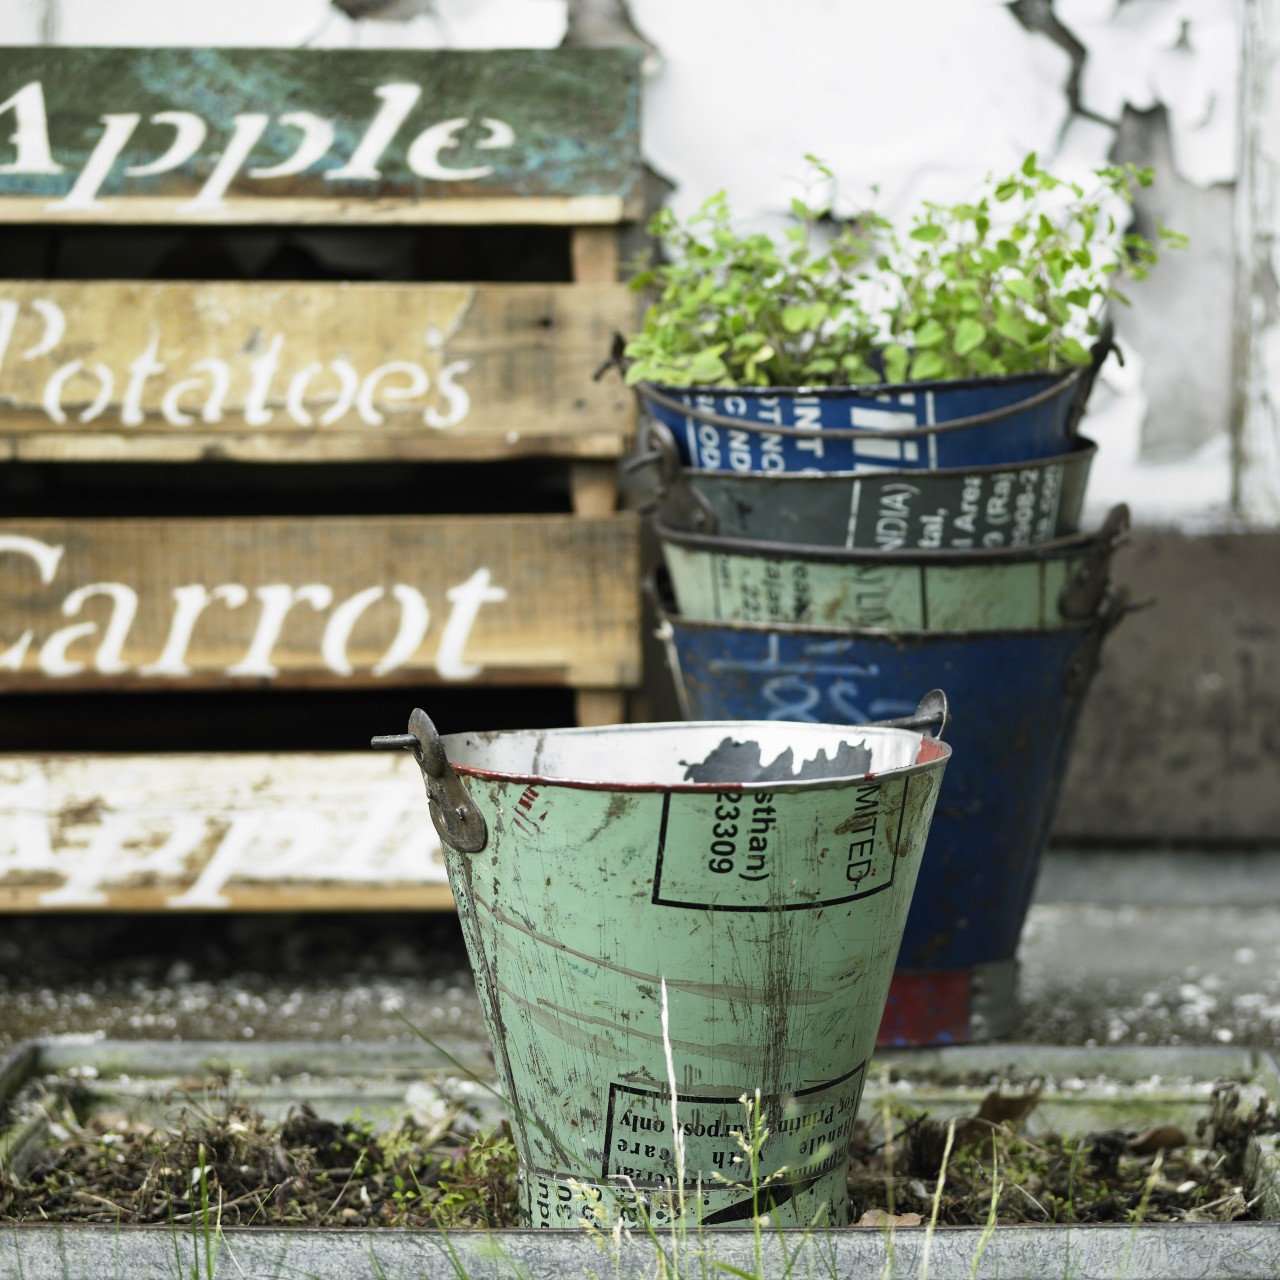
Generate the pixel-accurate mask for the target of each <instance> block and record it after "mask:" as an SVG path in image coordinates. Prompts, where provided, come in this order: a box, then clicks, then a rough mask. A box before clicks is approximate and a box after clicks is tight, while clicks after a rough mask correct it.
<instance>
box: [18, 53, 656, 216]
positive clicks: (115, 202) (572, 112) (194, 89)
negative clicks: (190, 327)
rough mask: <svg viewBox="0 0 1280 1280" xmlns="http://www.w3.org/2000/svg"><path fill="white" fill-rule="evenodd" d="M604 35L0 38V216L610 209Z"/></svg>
mask: <svg viewBox="0 0 1280 1280" xmlns="http://www.w3.org/2000/svg"><path fill="white" fill-rule="evenodd" d="M639 99H640V90H639V57H638V55H636V54H635V53H634V51H630V50H621V49H608V50H606V49H592V50H587V49H563V50H558V49H551V50H510V49H506V50H489V51H472V50H430V51H428V50H408V49H398V50H391V49H378V50H372V49H137V48H129V49H76V48H66V47H63V48H49V47H46V48H10V49H5V50H0V139H3V142H0V221H11V222H46V223H48V222H59V221H67V222H147V223H152V222H170V223H201V222H254V223H282V222H283V223H298V222H313V221H314V222H329V223H362V222H372V223H380V222H453V223H466V222H486V223H499V222H506V223H531V222H550V223H560V224H564V225H577V224H583V223H610V222H616V221H618V220H619V219H620V218H623V217H627V216H636V214H637V213H638V212H639V207H638V201H639V198H640V189H639V181H638V174H639Z"/></svg>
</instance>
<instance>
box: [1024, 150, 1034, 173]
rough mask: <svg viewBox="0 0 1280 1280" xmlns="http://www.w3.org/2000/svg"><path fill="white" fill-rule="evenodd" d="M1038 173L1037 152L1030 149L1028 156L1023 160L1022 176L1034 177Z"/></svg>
mask: <svg viewBox="0 0 1280 1280" xmlns="http://www.w3.org/2000/svg"><path fill="white" fill-rule="evenodd" d="M1035 173H1036V153H1035V152H1034V151H1028V152H1027V155H1026V158H1025V159H1024V160H1023V162H1022V176H1023V177H1024V178H1034V177H1035Z"/></svg>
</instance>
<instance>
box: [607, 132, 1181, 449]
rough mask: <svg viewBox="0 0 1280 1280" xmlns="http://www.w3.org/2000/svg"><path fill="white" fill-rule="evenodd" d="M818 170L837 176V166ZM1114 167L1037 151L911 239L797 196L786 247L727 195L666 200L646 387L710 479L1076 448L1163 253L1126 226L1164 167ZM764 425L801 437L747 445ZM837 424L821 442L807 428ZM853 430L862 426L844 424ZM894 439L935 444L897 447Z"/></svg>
mask: <svg viewBox="0 0 1280 1280" xmlns="http://www.w3.org/2000/svg"><path fill="white" fill-rule="evenodd" d="M809 163H810V164H811V166H812V168H813V174H814V176H815V177H816V178H819V179H822V180H824V181H825V182H827V183H830V181H831V180H832V175H831V172H830V170H829V169H827V168H826V167H825V166H823V165H821V164H820V163H819V162H818V161H817V160H815V159H814V158H813V157H809ZM1095 178H1096V186H1095V188H1094V189H1093V190H1091V191H1086V190H1085V189H1084V187H1082V186H1080V185H1079V184H1074V183H1067V182H1064V181H1062V180H1060V179H1058V178H1056V177H1054V176H1053V175H1052V174H1050V173H1048V172H1047V171H1046V170H1045V169H1043V168H1042V167H1041V166H1040V165H1039V163H1038V161H1037V158H1036V156H1035V154H1034V153H1032V154H1030V155H1028V156H1027V157H1026V159H1025V160H1024V162H1023V164H1022V166H1021V168H1020V169H1019V170H1018V172H1016V173H1014V174H1011V175H1009V176H1007V177H1004V178H1000V179H994V178H988V179H987V180H986V182H985V184H984V185H983V187H982V189H981V190H980V191H979V192H978V194H977V195H976V197H975V198H973V199H971V200H966V201H962V202H958V203H955V204H937V203H925V204H924V205H923V206H922V207H921V209H920V210H919V211H917V212H916V213H915V214H914V215H913V217H912V219H911V222H910V225H909V227H908V228H907V229H906V230H902V229H900V228H899V227H898V226H897V225H895V224H894V223H893V222H892V221H890V220H889V219H887V218H885V217H884V216H882V215H879V214H875V213H869V214H866V215H863V216H860V217H858V218H857V219H855V220H853V221H852V222H845V223H834V224H832V223H831V219H830V214H831V205H830V202H829V201H822V200H813V199H800V198H797V199H795V200H793V201H792V212H793V214H794V215H795V218H796V224H795V225H794V226H793V227H791V228H789V229H788V230H787V232H786V233H785V235H784V236H783V238H782V240H781V241H780V242H779V241H777V240H775V239H773V238H772V237H770V236H769V235H768V234H766V233H764V232H762V231H757V232H748V231H742V230H740V229H739V228H738V227H737V226H735V224H734V221H733V217H732V214H731V211H730V208H729V205H728V201H727V199H726V197H725V195H724V193H719V194H717V195H715V196H712V197H711V198H710V199H709V200H708V201H706V203H705V204H703V205H702V207H701V208H700V209H699V210H698V211H697V212H696V213H695V214H694V215H693V216H692V217H691V218H690V219H688V220H687V221H685V222H681V221H680V220H679V219H678V218H677V217H676V216H675V215H674V214H673V213H671V212H670V211H669V210H664V211H661V212H659V213H658V214H657V215H656V216H655V218H654V219H653V222H652V224H651V231H652V234H653V235H654V236H655V237H656V239H657V241H658V242H659V245H660V246H661V248H662V250H663V256H662V257H661V259H660V260H659V261H657V262H654V263H652V264H650V265H648V266H646V267H645V268H644V269H643V270H641V271H639V272H638V273H637V274H636V275H635V277H634V279H633V281H632V284H633V287H634V288H635V289H637V290H639V291H642V292H644V293H646V294H647V295H648V296H649V298H650V303H649V306H648V308H647V310H646V312H645V316H644V320H643V322H642V324H641V326H640V329H639V330H638V331H637V332H636V333H634V334H633V335H631V337H630V338H629V339H628V340H627V341H626V343H625V346H624V348H623V351H624V367H625V377H626V380H627V382H628V384H630V385H632V386H634V387H636V388H637V390H638V391H639V393H640V395H641V397H642V399H643V400H644V402H645V404H646V407H647V408H648V410H649V411H650V412H651V413H652V414H653V415H654V416H655V417H657V418H658V419H660V420H662V421H665V422H666V423H667V424H668V425H669V426H670V427H671V428H672V429H673V431H674V432H675V434H676V437H677V442H678V444H679V445H680V447H681V449H682V452H683V454H684V456H685V460H686V461H687V462H689V463H691V464H692V465H694V466H698V467H705V468H706V469H708V470H719V469H722V468H725V467H727V468H728V469H733V470H744V471H745V470H776V471H790V470H798V469H801V468H806V469H813V468H815V467H816V468H818V469H822V470H857V469H858V467H859V465H860V464H868V463H869V464H870V465H873V466H878V467H884V466H885V465H886V463H888V464H890V465H892V464H893V463H898V464H900V465H902V466H906V467H922V468H931V467H938V466H947V465H953V466H954V465H968V464H981V463H985V462H1007V461H1009V460H1011V459H1016V460H1023V459H1027V458H1033V457H1042V456H1045V455H1046V454H1047V453H1052V452H1055V451H1056V452H1062V451H1063V449H1064V447H1065V446H1067V445H1068V444H1069V442H1070V437H1071V435H1072V433H1073V432H1074V428H1075V425H1076V423H1077V422H1078V419H1079V416H1080V413H1081V412H1082V410H1083V404H1084V399H1085V397H1086V396H1087V394H1088V391H1089V387H1090V385H1091V383H1092V374H1093V373H1094V372H1096V368H1097V365H1098V364H1100V363H1101V360H1102V359H1103V358H1104V357H1105V355H1106V353H1107V351H1108V350H1109V347H1110V341H1109V337H1108V333H1107V324H1106V312H1107V307H1108V304H1109V303H1110V302H1111V301H1112V300H1115V301H1118V302H1124V301H1126V299H1125V297H1124V294H1123V292H1122V291H1121V288H1120V286H1121V284H1122V283H1123V282H1124V281H1125V280H1127V279H1140V278H1142V276H1144V275H1145V274H1146V272H1147V271H1148V269H1149V268H1150V267H1151V265H1152V264H1153V263H1154V262H1155V261H1156V258H1157V254H1158V243H1156V242H1152V241H1150V240H1149V239H1147V238H1146V237H1144V236H1141V235H1138V234H1135V233H1132V232H1125V231H1124V230H1123V229H1122V228H1121V227H1120V225H1119V223H1118V221H1117V218H1116V209H1117V207H1118V206H1120V205H1122V204H1123V203H1126V202H1129V201H1131V200H1132V198H1133V192H1134V189H1135V188H1137V187H1141V186H1146V185H1148V184H1149V183H1150V182H1151V180H1152V171H1151V170H1149V169H1138V168H1135V167H1134V166H1132V165H1117V166H1111V167H1108V168H1104V169H1099V170H1097V171H1096V172H1095ZM829 225H834V226H835V227H836V229H835V231H834V232H833V233H830V234H828V233H827V228H828V226H829ZM1181 239H1182V238H1181V237H1180V236H1178V235H1177V234H1176V233H1173V232H1169V231H1167V230H1164V229H1161V231H1160V233H1159V237H1158V240H1159V242H1160V243H1163V244H1167V245H1174V244H1178V243H1180V242H1181ZM690 410H692V411H693V412H692V413H690V412H689V411H690ZM717 418H722V419H734V420H736V421H734V422H716V421H715V419H717ZM750 422H755V423H760V424H764V425H766V426H772V427H774V428H783V429H784V430H783V431H782V432H781V433H778V432H776V431H775V432H771V433H769V434H771V435H778V434H781V436H782V442H781V444H780V445H779V444H778V443H777V442H772V443H769V444H766V443H765V442H764V440H763V439H762V438H761V436H760V434H759V433H758V432H753V433H751V434H749V435H748V436H747V437H746V438H745V439H744V438H743V433H742V431H741V427H742V426H743V424H744V423H750ZM957 423H960V424H963V425H962V427H960V428H956V427H955V424H957ZM691 424H696V426H694V427H693V429H690V428H691ZM818 426H821V427H822V428H823V429H824V437H823V440H822V441H821V442H820V443H818V444H816V445H815V442H814V441H813V440H812V439H811V438H805V437H804V436H803V435H802V437H801V438H800V439H798V440H797V439H794V438H792V439H788V438H787V431H786V429H788V428H789V429H791V430H796V429H799V430H800V431H801V432H805V431H806V430H808V431H809V432H810V433H811V432H812V429H813V428H816V427H818ZM735 427H736V428H738V429H739V430H738V436H737V438H736V440H735V439H731V438H730V436H729V434H728V432H729V430H730V429H731V428H735ZM920 427H925V428H932V427H944V430H942V431H928V430H926V432H924V433H923V435H922V433H921V432H920V431H919V428H920ZM974 427H980V428H984V429H982V430H970V429H967V428H974ZM833 428H834V429H835V430H836V431H841V432H844V431H849V432H851V434H850V435H849V437H848V438H847V439H841V438H840V437H831V436H828V435H826V434H825V432H827V431H830V430H831V429H833ZM898 429H905V431H906V434H905V435H899V434H898ZM868 431H874V432H875V433H876V437H875V438H874V439H870V438H868V435H867V432H868ZM859 433H860V434H859ZM890 440H901V441H906V442H907V443H911V442H914V443H915V445H916V446H917V447H916V450H915V451H914V453H912V451H911V450H910V449H907V448H903V447H899V448H897V450H896V454H895V449H894V448H893V447H891V446H888V445H887V442H888V441H890ZM735 446H736V447H735ZM921 446H923V447H921ZM735 454H736V455H737V456H736V457H735V456H734V455H735ZM909 455H910V456H909Z"/></svg>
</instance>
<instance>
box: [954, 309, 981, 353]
mask: <svg viewBox="0 0 1280 1280" xmlns="http://www.w3.org/2000/svg"><path fill="white" fill-rule="evenodd" d="M986 336H987V329H986V326H985V325H983V324H982V323H980V322H979V321H977V320H974V319H973V318H972V317H971V316H965V317H964V319H963V320H961V321H960V323H959V324H957V325H956V335H955V338H954V339H953V340H952V343H951V349H952V351H954V352H955V353H956V355H958V356H967V355H968V354H969V352H970V351H972V350H974V348H975V347H980V346H982V344H983V342H984V341H985V339H986Z"/></svg>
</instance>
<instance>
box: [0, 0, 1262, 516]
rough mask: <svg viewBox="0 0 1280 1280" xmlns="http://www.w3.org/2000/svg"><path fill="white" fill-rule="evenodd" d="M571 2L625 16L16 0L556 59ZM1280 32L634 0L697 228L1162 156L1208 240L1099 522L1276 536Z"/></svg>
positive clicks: (1196, 23) (651, 101)
mask: <svg viewBox="0 0 1280 1280" xmlns="http://www.w3.org/2000/svg"><path fill="white" fill-rule="evenodd" d="M400 3H401V4H402V5H403V6H404V7H406V8H410V9H412V8H413V7H415V6H414V4H412V3H407V0H400ZM571 4H572V5H573V6H574V9H575V13H576V15H577V16H578V17H581V16H583V13H584V11H585V10H592V11H593V12H594V13H595V14H596V15H597V16H599V17H601V19H602V20H606V23H607V20H608V19H609V18H610V16H611V13H610V11H613V10H616V9H617V8H618V7H619V3H618V0H432V3H430V4H427V3H423V4H422V5H421V8H423V9H425V10H427V12H424V13H421V14H419V15H418V16H416V17H413V18H411V19H410V20H407V21H406V20H400V21H368V20H366V21H362V22H358V23H357V22H353V21H351V20H349V19H348V18H347V17H346V16H345V15H343V14H341V13H338V12H336V11H335V10H334V9H333V8H332V6H331V5H330V4H329V2H328V0H267V2H265V3H264V0H218V3H217V4H214V5H193V4H186V3H175V0H5V3H4V4H3V6H0V41H3V42H6V43H20V44H21V43H37V42H42V41H43V42H49V41H52V42H57V43H65V44H116V45H120V44H143V45H185V44H192V45H200V44H228V45H230V44H236V45H282V46H294V45H301V44H304V43H309V44H311V45H314V46H342V45H359V46H361V47H383V46H417V47H424V48H435V47H458V48H485V47H504V46H505V47H526V48H527V47H550V46H554V45H557V44H559V43H560V41H561V39H562V38H563V37H564V34H565V31H566V26H567V23H568V19H569V10H570V5H571ZM1278 14H1280V0H1018V3H1016V4H1011V3H1007V2H1006V0H895V2H894V3H892V4H884V3H875V2H874V0H787V2H786V3H785V4H779V3H776V2H775V0H631V4H630V15H631V18H632V19H633V20H634V24H635V27H636V28H638V30H639V31H640V32H642V33H643V35H644V37H646V38H647V39H648V41H650V42H651V43H652V44H653V45H655V46H656V47H657V49H658V50H659V52H660V55H661V65H660V66H659V67H658V68H657V69H656V70H655V71H653V73H652V74H651V75H650V76H649V78H648V81H647V86H646V100H645V120H644V146H645V153H646V158H647V160H648V161H649V163H650V164H651V165H652V167H653V168H654V169H656V170H657V171H658V172H659V173H660V174H661V175H663V176H664V177H665V178H667V179H668V180H669V181H670V182H671V183H673V184H674V192H673V194H672V197H671V199H672V201H673V203H674V204H675V206H676V207H677V208H678V209H679V210H681V211H682V212H688V211H689V210H690V209H692V208H693V207H695V206H696V205H697V204H698V203H700V202H701V201H702V200H703V199H704V198H705V197H706V196H707V195H709V194H711V193H712V192H714V191H715V190H717V189H719V188H721V187H723V188H725V189H726V190H727V191H728V193H729V195H730V197H731V200H732V202H733V205H734V207H735V208H736V209H738V210H740V211H741V213H742V214H743V215H745V216H749V217H752V218H768V217H775V218H776V217H780V216H781V215H782V214H783V213H784V212H785V210H786V208H787V203H788V200H789V198H790V195H791V194H792V191H793V190H794V184H795V182H796V181H797V180H798V179H799V177H800V176H801V174H802V173H803V169H804V164H803V160H802V157H803V155H804V153H806V152H812V153H815V154H817V155H819V156H821V157H822V158H823V159H824V160H825V161H827V163H829V164H830V165H831V166H832V167H833V168H834V169H835V170H836V172H837V174H838V175H839V178H840V182H841V186H842V188H843V189H844V190H845V191H846V192H847V193H848V197H849V199H851V200H856V199H857V198H858V197H859V196H860V195H862V194H863V192H864V191H865V189H866V188H867V187H868V186H869V185H871V184H875V185H877V186H878V188H879V191H880V197H879V202H880V204H881V207H883V208H885V209H886V210H887V211H889V212H891V213H902V212H905V211H907V210H909V209H910V208H911V207H912V206H913V205H914V204H915V203H916V202H917V201H919V200H920V199H922V198H938V199H946V200H954V199H956V198H959V197H960V196H961V195H962V194H963V193H964V191H965V190H966V188H967V187H968V185H970V184H973V183H975V182H976V181H978V180H979V179H980V178H981V177H982V176H983V174H984V173H986V172H988V171H990V170H995V171H1000V170H1005V169H1011V168H1013V167H1015V166H1016V165H1017V164H1018V163H1019V162H1020V160H1021V158H1022V156H1023V155H1024V154H1025V153H1026V152H1027V151H1029V150H1033V149H1034V150H1036V151H1037V152H1038V153H1039V154H1040V156H1041V158H1042V160H1043V161H1044V162H1045V163H1047V165H1048V166H1049V167H1050V168H1051V169H1053V170H1054V171H1055V172H1059V173H1062V174H1063V175H1064V176H1075V175H1081V174H1084V173H1085V172H1086V171H1087V170H1088V169H1090V168H1092V167H1093V166H1096V165H1100V164H1103V163H1106V162H1108V161H1109V160H1110V159H1113V158H1117V159H1125V160H1135V161H1138V162H1140V163H1148V162H1152V161H1154V162H1156V163H1157V164H1158V165H1159V167H1160V180H1159V182H1158V183H1157V185H1156V187H1155V188H1154V189H1153V191H1152V193H1151V195H1150V198H1149V200H1148V201H1147V202H1146V204H1145V206H1144V207H1143V208H1142V209H1140V211H1139V213H1140V217H1142V218H1146V219H1150V218H1153V217H1156V216H1158V217H1160V218H1162V219H1163V220H1164V221H1165V222H1167V223H1168V224H1170V225H1172V226H1174V227H1177V228H1178V229H1179V230H1183V231H1186V232H1188V233H1189V234H1190V235H1191V236H1192V238H1193V246H1192V248H1191V249H1190V250H1189V251H1188V252H1186V253H1184V254H1178V255H1171V256H1169V257H1168V258H1166V260H1165V262H1164V263H1163V264H1162V265H1161V267H1160V268H1159V269H1158V270H1157V272H1156V274H1155V275H1154V276H1153V277H1152V279H1151V281H1149V282H1148V283H1147V284H1146V285H1144V286H1142V287H1140V288H1138V289H1137V290H1136V291H1135V293H1134V301H1135V305H1134V308H1133V309H1132V312H1131V313H1122V314H1121V315H1120V316H1119V317H1118V328H1119V334H1120V339H1121V343H1122V347H1123V350H1124V353H1125V357H1126V362H1125V364H1124V366H1123V367H1122V366H1120V365H1119V363H1118V362H1117V361H1115V360H1114V359H1113V360H1111V361H1109V362H1108V364H1107V366H1106V368H1105V370H1104V374H1103V377H1102V378H1101V379H1100V381H1099V385H1098V386H1097V388H1096V390H1095V392H1094V399H1093V407H1092V409H1091V411H1090V414H1089V416H1088V418H1087V420H1086V423H1085V427H1084V430H1085V431H1086V433H1087V434H1089V435H1091V436H1093V437H1094V438H1095V439H1096V440H1098V442H1099V443H1100V445H1101V446H1102V448H1101V452H1100V455H1099V460H1098V462H1097V464H1096V465H1095V468H1094V473H1093V479H1092V482H1091V485H1090V500H1091V510H1092V512H1093V513H1094V514H1096V513H1097V512H1098V511H1100V510H1102V509H1105V507H1106V506H1108V505H1110V503H1111V502H1113V501H1120V500H1126V501H1128V502H1129V503H1130V505H1131V507H1133V509H1134V512H1135V516H1136V518H1137V520H1138V521H1139V522H1141V523H1147V524H1176V525H1180V526H1183V527H1188V528H1214V527H1226V526H1230V525H1232V524H1233V523H1236V522H1238V520H1239V519H1240V518H1241V517H1244V518H1246V519H1247V520H1249V521H1252V522H1253V523H1255V524H1261V525H1265V526H1272V527H1274V526H1276V525H1278V524H1280V475H1278V474H1277V470H1280V461H1278V460H1277V454H1276V450H1277V443H1276V442H1277V440H1278V439H1280V426H1278V424H1277V405H1280V315H1278V314H1277V311H1278V308H1277V304H1276V301H1275V280H1276V277H1277V275H1280V260H1278V259H1277V241H1276V231H1277V222H1278V221H1280V218H1278V217H1277V210H1278V209H1280V190H1278V189H1277V188H1278V187H1280V167H1278V162H1280V139H1277V136H1276V135H1277V132H1280V129H1278V128H1277V126H1276V124H1275V121H1274V117H1276V116H1280V91H1278V90H1277V87H1276V84H1275V81H1276V78H1277V64H1276V50H1277V48H1278V47H1280V17H1278ZM1019 15H1021V17H1022V18H1023V19H1024V20H1025V23H1026V25H1024V21H1020V19H1019ZM1033 26H1034V27H1036V28H1037V29H1034V30H1033V29H1029V27H1033ZM1246 33H1247V38H1246ZM1073 73H1074V74H1073ZM1072 85H1074V94H1073V93H1071V92H1069V88H1070V87H1071V86H1072ZM1242 85H1243V86H1244V89H1245V91H1246V92H1244V93H1243V95H1242ZM1073 97H1074V100H1073ZM1242 122H1243V128H1242V127H1241V126H1242ZM1242 175H1243V177H1244V178H1245V181H1242V180H1241V179H1242ZM1147 229H1149V228H1147ZM1238 281H1240V282H1241V285H1242V287H1240V288H1239V289H1238V288H1237V282H1238Z"/></svg>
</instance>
